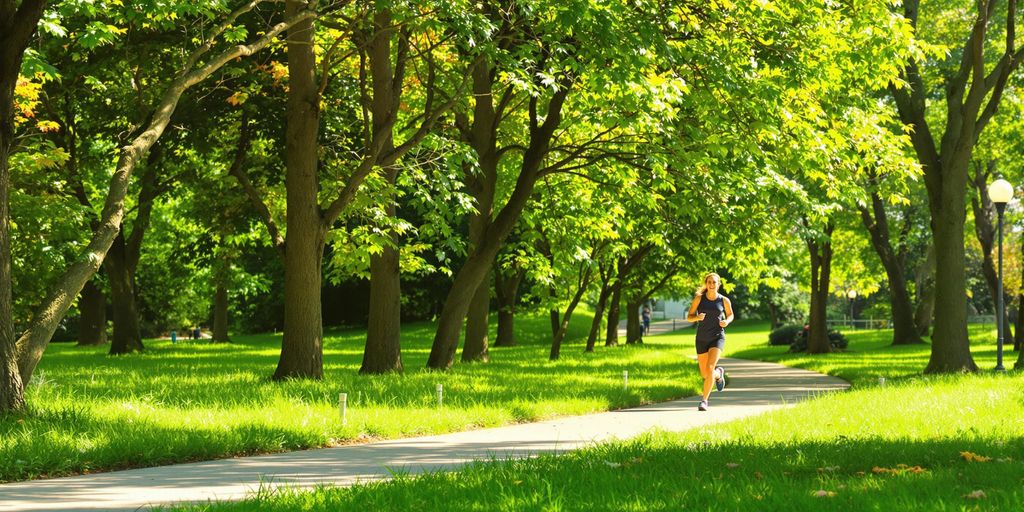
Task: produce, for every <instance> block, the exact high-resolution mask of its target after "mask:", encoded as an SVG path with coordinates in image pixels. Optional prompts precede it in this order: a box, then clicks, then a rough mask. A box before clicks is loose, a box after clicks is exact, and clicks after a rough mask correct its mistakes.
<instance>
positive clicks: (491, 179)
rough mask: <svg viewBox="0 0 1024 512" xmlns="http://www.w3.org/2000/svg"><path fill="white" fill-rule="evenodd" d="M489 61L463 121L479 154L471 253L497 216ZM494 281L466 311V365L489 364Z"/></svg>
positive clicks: (480, 70) (472, 182) (473, 177)
mask: <svg viewBox="0 0 1024 512" xmlns="http://www.w3.org/2000/svg"><path fill="white" fill-rule="evenodd" d="M492 71H493V70H492V68H491V65H490V63H489V61H488V60H486V59H480V60H478V61H476V62H475V64H474V66H473V69H472V71H471V73H472V80H473V122H472V124H471V125H469V123H468V122H467V121H466V120H465V119H461V122H459V123H458V124H459V126H460V127H461V128H462V134H463V138H464V139H465V140H466V141H467V142H468V143H469V144H470V146H472V148H473V150H474V151H475V152H476V154H477V163H478V167H477V168H476V169H470V170H467V172H466V188H467V190H468V191H469V193H470V194H471V195H472V196H473V201H474V203H475V204H476V211H475V212H473V213H471V214H470V215H469V246H470V248H471V249H470V250H472V248H473V247H477V246H479V245H481V244H483V243H484V237H485V236H486V234H487V230H488V229H490V226H491V218H492V216H493V215H494V194H495V192H496V190H497V186H498V162H499V160H500V159H501V157H500V156H499V154H498V147H497V135H498V133H497V132H498V124H499V122H500V119H499V118H498V113H497V112H496V111H495V104H494V95H493V94H492V88H493V81H494V79H495V76H494V74H493V73H492ZM490 289H491V284H490V279H489V278H488V277H485V278H484V279H483V281H481V282H480V284H479V285H478V286H477V289H476V290H475V291H474V292H473V296H472V299H471V301H470V304H469V308H468V309H467V311H466V339H465V343H464V344H463V346H462V360H463V361H487V360H489V359H490V355H489V354H488V351H487V343H488V339H487V335H488V330H489V329H488V319H489V315H490V302H491V295H490Z"/></svg>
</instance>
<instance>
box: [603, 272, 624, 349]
mask: <svg viewBox="0 0 1024 512" xmlns="http://www.w3.org/2000/svg"><path fill="white" fill-rule="evenodd" d="M608 300H609V302H608V322H607V327H606V328H605V338H604V346H606V347H614V346H616V345H618V344H619V317H620V316H622V315H621V314H620V313H621V311H620V310H621V307H622V306H621V305H622V286H621V285H619V284H616V285H614V289H613V290H612V296H611V297H610V298H609V299H608Z"/></svg>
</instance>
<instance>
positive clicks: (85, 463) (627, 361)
mask: <svg viewBox="0 0 1024 512" xmlns="http://www.w3.org/2000/svg"><path fill="white" fill-rule="evenodd" d="M591 318H592V317H591V316H590V315H588V314H587V313H586V312H584V313H581V314H577V315H575V316H574V318H573V323H572V326H571V331H570V333H569V336H568V339H567V342H566V344H565V346H563V349H562V357H561V359H560V360H559V361H555V362H551V361H549V360H548V352H549V349H550V346H549V343H550V327H549V325H550V324H549V321H548V317H547V316H546V315H534V316H530V315H521V316H520V318H518V319H517V323H516V326H517V332H518V334H519V339H518V342H519V346H516V347H508V348H494V347H492V348H491V359H492V362H490V363H486V364H462V363H458V362H456V364H455V365H454V366H453V368H452V369H451V370H450V371H447V372H437V371H428V370H426V369H425V365H426V360H427V356H428V355H429V351H430V343H431V340H432V337H433V333H434V330H433V326H432V325H429V324H413V325H407V326H404V327H403V330H402V358H403V361H404V364H405V369H406V370H405V372H404V374H400V375H395V374H392V375H380V376H361V375H358V370H359V366H360V363H361V361H362V354H363V347H364V344H365V331H364V330H358V329H355V330H345V331H328V332H327V333H326V334H325V339H324V378H323V380H321V381H290V382H272V381H271V380H270V379H269V376H270V375H271V374H272V373H273V372H274V369H275V367H276V365H277V360H278V356H279V354H280V343H281V336H280V335H258V336H237V337H234V338H233V343H230V344H218V345H213V344H209V343H202V342H185V343H178V344H173V345H172V344H171V343H170V342H169V341H167V340H148V341H147V342H146V347H147V349H146V351H145V353H142V354H132V355H126V356H117V357H111V356H108V355H106V350H107V348H106V347H76V346H74V345H73V344H63V343H61V344H51V345H50V347H49V348H48V349H47V352H46V354H45V355H44V357H43V359H42V362H41V364H40V366H39V369H38V370H37V372H36V375H35V376H34V378H33V381H32V383H31V384H30V385H29V386H28V389H27V401H28V404H29V410H28V412H27V413H26V414H24V415H21V416H8V417H3V418H0V481H17V480H27V479H34V478H44V477H55V476H62V475H70V474H78V473H87V472H94V471H106V470H112V469H119V468H128V467H141V466H153V465H163V464H170V463H176V462H186V461H195V460H204V459H215V458H222V457H229V456H235V455H243V454H254V453H267V452H278V451H286V450H296V449H302V448H310V447H323V446H333V445H340V444H347V443H354V442H366V441H371V440H375V439H386V438H396V437H406V436H416V435H425V434H435V433H442V432H452V431H458V430H465V429H474V428H482V427H489V426H496V425H504V424H509V423H516V422H527V421H536V420H541V419H546V418H551V417H554V416H559V415H576V414H586V413H592V412H598V411H606V410H609V409H617V408H622V407H627V406H633V405H638V404H643V403H650V402H656V401H663V400H668V399H671V398H678V397H681V396H687V395H692V394H695V393H696V392H697V390H698V387H699V385H700V379H699V377H698V375H697V371H696V364H695V363H694V362H693V361H691V360H690V359H689V357H687V356H689V355H690V354H691V353H692V345H691V344H688V343H686V342H684V341H683V340H684V339H685V337H683V336H681V337H678V338H669V337H658V338H648V340H649V342H648V343H646V344H644V345H636V346H627V345H620V346H616V347H604V346H603V343H599V344H598V346H597V348H596V350H595V352H593V353H590V354H585V353H584V352H583V347H584V345H583V343H584V340H585V337H586V334H587V332H589V326H590V321H591ZM491 339H494V338H493V335H492V337H491ZM602 341H603V340H602ZM459 355H460V354H456V361H458V357H459ZM623 371H628V372H629V388H628V390H624V389H623V378H622V373H623ZM438 384H441V385H442V386H443V393H444V394H443V405H442V406H440V407H438V405H437V398H436V386H437V385H438ZM339 393H346V394H347V397H348V404H347V405H348V406H347V413H346V416H347V423H346V424H343V423H342V421H341V415H340V412H339V407H338V397H339Z"/></svg>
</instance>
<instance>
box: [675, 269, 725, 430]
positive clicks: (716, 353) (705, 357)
mask: <svg viewBox="0 0 1024 512" xmlns="http://www.w3.org/2000/svg"><path fill="white" fill-rule="evenodd" d="M721 284H722V278H721V277H719V276H718V274H716V273H714V272H712V273H710V274H708V275H706V276H704V284H703V285H701V286H700V288H698V289H697V295H696V296H695V297H694V298H693V303H692V304H690V311H689V312H688V314H687V315H686V320H687V321H688V322H699V323H698V324H697V364H698V365H699V366H700V375H701V377H704V395H703V397H702V399H701V401H700V404H699V405H698V406H697V409H698V410H701V411H706V410H708V396H710V395H711V385H712V384H714V385H715V387H716V388H717V389H718V391H721V390H722V389H724V388H725V368H722V367H721V366H718V358H720V357H722V350H723V349H724V348H725V326H727V325H729V324H730V323H732V321H733V318H734V317H733V314H732V303H731V302H729V298H728V297H726V296H725V295H722V294H720V293H718V288H719V286H721Z"/></svg>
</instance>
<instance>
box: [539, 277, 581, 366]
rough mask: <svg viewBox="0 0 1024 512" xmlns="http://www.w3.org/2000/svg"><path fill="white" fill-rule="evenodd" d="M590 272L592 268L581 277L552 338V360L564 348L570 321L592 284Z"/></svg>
mask: <svg viewBox="0 0 1024 512" xmlns="http://www.w3.org/2000/svg"><path fill="white" fill-rule="evenodd" d="M590 274H591V270H590V268H587V269H586V270H585V271H584V273H583V275H582V277H581V278H580V283H579V287H578V288H577V289H576V293H574V294H573V296H572V298H571V299H570V300H569V306H568V307H567V308H565V314H564V315H562V323H561V324H560V325H559V327H558V331H557V332H556V333H555V335H554V336H553V337H552V339H551V354H550V356H549V358H550V359H551V360H552V361H556V360H558V357H559V355H560V353H561V350H562V341H563V340H565V334H566V333H567V332H569V321H570V320H572V314H573V312H574V311H575V310H576V306H578V305H579V304H580V300H582V299H583V294H584V293H586V292H587V287H588V285H589V284H590Z"/></svg>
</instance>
